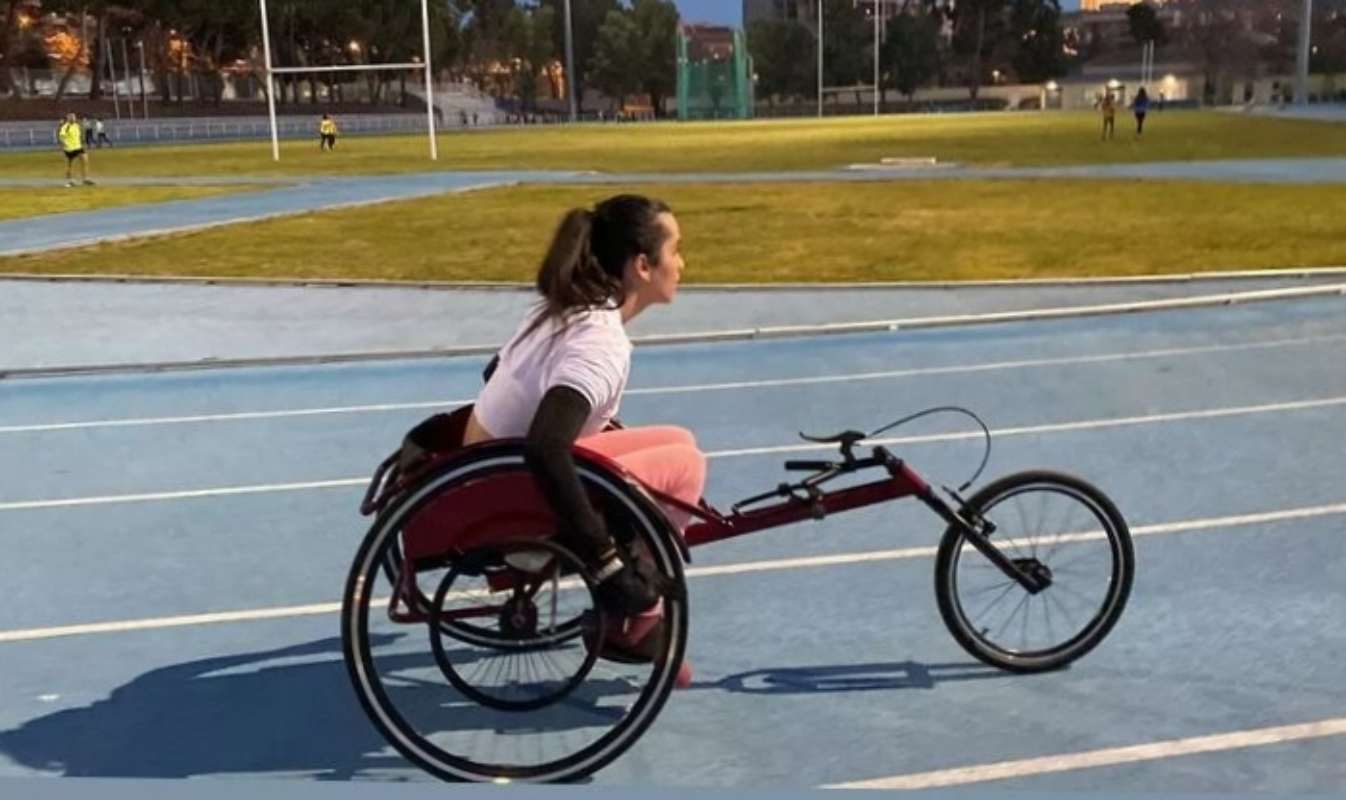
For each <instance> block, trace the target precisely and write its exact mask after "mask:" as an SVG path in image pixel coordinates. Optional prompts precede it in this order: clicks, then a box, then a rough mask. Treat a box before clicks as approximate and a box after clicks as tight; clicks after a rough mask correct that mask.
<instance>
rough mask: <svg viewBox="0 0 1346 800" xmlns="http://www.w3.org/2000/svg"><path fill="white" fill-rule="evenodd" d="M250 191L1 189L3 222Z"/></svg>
mask: <svg viewBox="0 0 1346 800" xmlns="http://www.w3.org/2000/svg"><path fill="white" fill-rule="evenodd" d="M241 191H249V189H248V187H242V186H134V187H132V186H76V187H73V188H68V189H67V188H60V189H46V188H41V189H31V188H25V189H0V221H4V220H11V219H23V218H24V217H37V216H42V215H45V214H63V213H66V212H69V211H93V210H95V209H99V208H112V207H114V206H127V205H134V204H138V203H166V202H169V201H172V200H195V199H199V198H202V197H216V196H218V195H222V194H237V193H238V192H241Z"/></svg>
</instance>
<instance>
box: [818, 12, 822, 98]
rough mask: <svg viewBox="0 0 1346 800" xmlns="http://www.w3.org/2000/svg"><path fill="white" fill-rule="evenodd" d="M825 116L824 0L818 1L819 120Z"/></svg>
mask: <svg viewBox="0 0 1346 800" xmlns="http://www.w3.org/2000/svg"><path fill="white" fill-rule="evenodd" d="M822 116H823V0H818V118H819V119H822Z"/></svg>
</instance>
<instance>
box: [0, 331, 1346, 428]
mask: <svg viewBox="0 0 1346 800" xmlns="http://www.w3.org/2000/svg"><path fill="white" fill-rule="evenodd" d="M1340 341H1346V334H1338V335H1331V336H1316V337H1300V338H1291V339H1277V340H1272V341H1266V342H1244V343H1240V344H1229V345H1206V346H1202V347H1179V348H1167V349H1160V350H1140V351H1133V352H1119V353H1101V354H1097V355H1082V356H1064V357H1060V358H1036V359H1020V360H1014V361H993V362H987V363H984V364H960V365H952V366H945V367H915V368H910V369H897V370H884V371H879V372H857V373H852V374H847V375H820V376H814V377H801V378H776V379H766V380H759V381H734V382H727V383H705V384H689V385H682V386H653V387H645V388H634V389H628V390H626V394H627V395H662V394H691V393H696V392H717V391H732V390H737V389H770V388H781V387H788V386H809V385H820V384H829V383H848V382H851V381H873V380H890V379H893V378H910V377H923V376H930V375H957V374H972V373H978V372H993V371H999V370H1014V369H1032V368H1040V367H1053V366H1065V365H1072V364H1103V363H1108V362H1114V361H1128V360H1133V359H1134V360H1144V359H1154V358H1174V357H1183V356H1198V355H1209V354H1212V353H1230V352H1238V351H1242V350H1266V349H1274V348H1283V347H1295V346H1300V345H1314V344H1330V343H1333V342H1340ZM470 402H472V400H471V399H445V400H422V401H414V402H406V403H376V404H368V405H351V406H331V407H319V408H297V409H276V410H271V411H243V412H235V413H222V414H193V415H183V416H168V417H143V418H125V419H102V420H88V421H76V422H53V423H42V424H32V425H3V426H0V434H4V433H45V432H53V431H67V430H81V429H88V428H125V427H140V426H151V425H182V424H190V423H203V422H235V421H241V420H259V419H284V418H289V417H309V416H323V415H328V414H367V413H381V412H395V411H411V410H417V409H427V408H454V407H456V406H460V405H465V404H467V403H470Z"/></svg>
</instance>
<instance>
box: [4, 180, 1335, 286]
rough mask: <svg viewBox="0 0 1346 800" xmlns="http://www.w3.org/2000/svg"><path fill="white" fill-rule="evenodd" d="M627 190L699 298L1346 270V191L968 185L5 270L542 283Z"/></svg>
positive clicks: (687, 198)
mask: <svg viewBox="0 0 1346 800" xmlns="http://www.w3.org/2000/svg"><path fill="white" fill-rule="evenodd" d="M624 190H635V191H642V192H648V193H652V194H656V195H658V196H660V197H662V198H664V199H666V200H667V201H668V202H670V203H671V204H672V206H673V207H674V209H675V211H676V212H677V214H678V217H679V219H680V221H681V222H682V226H683V231H684V238H685V252H686V255H687V260H688V267H687V271H686V273H685V275H684V280H685V281H686V282H688V283H724V282H732V283H739V282H742V283H773V282H795V281H802V282H809V281H886V280H971V279H988V278H1030V277H1031V278H1041V277H1059V276H1103V275H1143V274H1154V273H1165V272H1187V271H1203V270H1216V269H1244V268H1275V267H1300V266H1313V265H1336V264H1343V263H1346V192H1343V191H1342V190H1341V189H1340V188H1338V187H1335V186H1252V185H1218V184H1206V183H1186V182H1157V181H1156V182H1137V181H1129V182H1114V181H1046V180H1043V181H972V180H958V181H922V182H909V183H906V182H904V183H883V184H861V185H836V184H753V185H719V184H717V185H699V184H689V185H662V186H660V185H643V186H629V187H620V186H612V187H555V186H538V187H520V188H510V189H496V190H489V191H482V192H474V193H470V194H462V195H445V196H441V197H436V198H431V199H422V200H417V201H414V202H408V203H388V204H382V205H377V206H370V207H367V208H361V209H350V210H341V211H333V212H327V213H322V214H309V215H304V216H301V217H292V218H286V219H278V220H270V221H265V222H259V223H251V224H246V225H239V226H233V227H230V228H220V229H212V230H208V231H202V232H199V233H193V234H183V235H177V236H171V237H164V238H159V239H153V240H142V241H137V242H126V243H118V244H109V245H102V246H98V247H92V248H85V249H82V250H75V251H66V252H61V253H55V254H50V255H42V256H24V257H18V258H9V259H0V271H4V272H29V273H43V274H61V273H80V274H97V273H103V272H123V271H124V272H135V273H137V274H144V275H195V276H239V277H263V278H284V277H294V278H372V279H407V280H451V281H477V280H483V281H504V280H518V281H531V280H532V278H533V275H534V271H535V269H536V264H537V262H538V261H539V259H540V258H541V255H542V252H543V249H544V248H545V246H546V243H547V241H548V239H549V238H550V235H551V233H552V230H553V228H554V226H555V225H556V222H557V221H558V219H559V217H560V215H561V214H562V212H563V211H564V210H565V209H566V208H568V207H571V206H576V205H581V204H588V203H592V202H593V201H594V200H596V199H599V198H601V197H603V196H606V195H608V194H610V193H615V192H618V191H624Z"/></svg>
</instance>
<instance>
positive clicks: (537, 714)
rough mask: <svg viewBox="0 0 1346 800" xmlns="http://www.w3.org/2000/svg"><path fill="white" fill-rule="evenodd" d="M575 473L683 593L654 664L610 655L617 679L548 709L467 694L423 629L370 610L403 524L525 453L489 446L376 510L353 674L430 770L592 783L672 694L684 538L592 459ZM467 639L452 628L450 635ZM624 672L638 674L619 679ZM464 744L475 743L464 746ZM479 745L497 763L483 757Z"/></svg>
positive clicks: (668, 617) (683, 614) (351, 582)
mask: <svg viewBox="0 0 1346 800" xmlns="http://www.w3.org/2000/svg"><path fill="white" fill-rule="evenodd" d="M576 466H577V467H578V470H579V473H580V477H581V480H582V481H583V482H584V483H585V484H586V485H588V486H590V487H592V488H593V489H594V491H596V492H597V493H598V494H599V495H600V496H601V499H602V502H603V505H604V507H605V510H606V511H607V512H608V513H613V511H614V510H615V511H616V512H617V513H619V514H620V515H621V516H622V517H623V518H624V519H625V520H626V521H627V523H628V525H627V526H626V527H625V528H624V530H625V531H627V532H629V533H630V535H631V543H630V546H631V548H632V549H633V550H635V551H636V552H637V553H639V554H641V555H642V556H643V557H645V558H648V559H649V561H650V563H651V564H652V565H653V566H654V568H655V569H657V570H658V571H659V572H660V573H661V574H662V575H663V576H664V577H665V578H666V579H667V580H668V581H669V583H670V585H672V586H674V587H675V590H674V591H672V592H671V593H669V594H668V595H665V597H664V620H663V624H661V625H660V626H659V627H658V629H657V633H656V634H652V635H657V636H658V637H659V639H658V642H657V645H658V646H657V647H656V648H654V650H653V652H654V658H653V659H652V660H651V661H650V662H647V663H641V664H636V665H632V666H629V667H628V666H627V665H625V664H620V663H617V662H615V661H612V660H608V659H604V660H603V661H601V662H600V663H599V667H602V668H604V669H607V670H609V672H610V673H611V674H616V675H617V678H616V679H615V680H606V679H603V678H601V677H600V676H599V675H598V673H599V669H598V668H596V669H595V670H594V672H593V673H591V674H589V675H588V676H587V678H586V679H585V682H584V683H583V684H582V685H580V686H579V687H578V688H577V689H575V691H574V692H572V693H570V694H569V695H568V696H567V697H565V698H564V700H563V701H562V702H559V703H553V704H552V705H550V706H548V707H547V708H544V709H541V710H538V711H527V712H520V711H507V710H500V709H493V708H489V707H484V706H482V705H480V704H478V703H475V702H472V700H471V698H464V697H463V696H462V693H461V692H458V691H457V690H456V689H455V688H454V687H453V686H452V685H451V684H450V683H449V682H448V681H447V680H445V679H444V676H443V675H442V673H440V671H439V668H438V665H437V663H436V661H435V658H434V656H433V655H432V654H431V653H429V652H427V651H428V650H429V649H430V648H428V647H426V646H425V645H426V639H425V638H424V633H425V631H426V627H425V625H426V624H425V623H421V624H418V625H411V626H408V625H401V626H395V625H392V624H391V623H389V622H388V621H387V620H386V618H381V617H383V616H386V615H380V614H378V613H371V612H372V611H375V610H376V609H377V608H378V607H379V603H375V602H374V601H375V599H379V600H380V602H382V598H383V597H385V596H386V595H387V593H388V590H389V586H388V585H387V584H383V585H382V587H381V588H380V584H379V581H380V580H381V579H385V580H386V579H387V578H388V577H389V576H388V574H387V573H388V572H392V573H393V575H394V576H395V574H396V570H387V569H386V567H387V565H388V558H389V554H390V552H391V551H392V549H393V548H395V547H400V544H399V540H400V533H401V526H402V524H404V522H405V521H406V520H408V519H410V518H411V517H413V516H414V515H415V513H416V512H417V511H418V510H419V509H420V508H422V507H424V506H425V505H426V504H427V503H429V502H430V501H431V500H432V499H433V498H434V497H435V496H436V494H437V493H438V492H440V491H444V490H446V489H449V488H452V487H454V486H457V485H459V484H460V483H461V482H464V481H466V480H470V479H481V478H488V477H491V476H492V475H495V474H497V473H507V472H511V471H513V472H517V471H521V470H526V469H527V466H526V464H525V462H524V459H523V452H522V450H521V449H520V448H519V447H517V446H515V445H501V446H499V447H493V448H487V449H483V450H480V451H477V452H474V453H472V454H470V455H466V456H464V457H463V458H459V459H453V460H451V461H448V462H446V463H444V464H442V465H440V466H438V467H436V468H435V469H434V470H433V471H432V472H430V473H428V474H427V475H426V476H425V477H423V478H422V479H421V480H420V481H418V482H417V484H416V485H415V486H414V487H411V488H409V489H408V490H407V491H406V492H405V493H403V495H402V496H401V497H399V498H398V499H397V500H396V501H395V502H394V503H393V504H392V505H391V507H390V508H388V509H386V510H385V511H384V513H381V514H380V515H379V517H378V519H376V520H375V522H374V524H373V526H372V527H371V528H370V530H369V532H368V534H366V536H365V539H364V541H363V542H362V543H361V545H360V548H359V550H358V551H357V553H356V556H355V560H354V562H353V564H352V566H351V570H350V574H349V575H348V578H347V581H346V590H345V594H344V596H343V604H342V646H343V655H344V658H345V662H346V667H347V671H348V673H349V675H350V678H351V682H352V685H353V687H354V688H355V692H356V695H357V697H358V698H359V700H360V703H361V706H362V707H363V708H364V710H365V712H366V714H367V715H368V716H369V717H370V719H371V721H372V722H373V723H374V725H375V726H376V727H377V728H378V730H379V731H380V732H381V733H382V734H383V736H384V737H385V738H386V739H387V740H388V742H389V743H390V744H392V745H393V747H395V748H396V749H397V751H398V752H400V753H401V754H402V755H403V756H404V757H406V758H407V759H408V760H409V761H411V762H412V763H414V764H416V765H417V766H419V767H420V768H422V769H424V770H425V771H427V772H429V773H430V774H432V775H435V776H437V777H439V778H441V779H444V780H451V781H494V780H499V779H508V780H512V781H528V782H560V781H572V780H577V779H580V778H583V777H585V776H587V775H590V774H592V773H593V772H595V771H597V770H599V769H601V768H602V767H604V766H605V765H607V764H608V763H610V762H611V761H612V760H613V759H615V758H617V757H618V756H620V755H621V754H622V753H623V752H625V751H626V749H627V748H629V747H631V746H632V745H633V744H634V743H635V742H636V741H637V740H638V739H639V737H640V736H641V734H643V733H644V731H645V730H646V729H647V728H648V727H649V726H650V725H651V724H652V723H653V722H654V719H655V717H656V716H657V715H658V713H659V711H660V709H661V708H662V707H663V704H664V703H665V702H666V701H667V699H668V696H669V693H670V692H671V691H672V689H673V684H674V681H675V679H676V676H677V671H678V667H679V665H681V663H682V659H683V655H684V652H685V649H686V643H687V601H686V593H685V579H684V574H683V566H682V559H681V555H680V553H679V549H678V546H677V543H676V539H675V538H674V537H676V535H677V534H676V532H674V531H673V529H672V527H671V525H670V524H669V522H668V520H667V518H666V517H665V516H664V515H663V513H662V512H661V511H660V510H659V509H658V507H657V506H656V505H655V504H654V502H653V501H652V500H651V499H650V498H649V496H648V495H647V494H646V493H644V492H642V491H639V490H638V489H636V488H634V487H632V486H631V485H629V484H627V483H626V482H625V481H623V480H621V479H620V478H618V477H616V476H614V475H612V474H611V473H610V472H608V471H607V470H604V469H603V468H602V467H600V466H598V465H597V464H594V463H592V462H589V461H588V460H586V459H582V458H580V459H577V464H576ZM427 599H428V598H427ZM431 602H433V601H431ZM375 626H382V628H381V629H375ZM437 627H438V628H439V629H441V630H443V629H444V628H445V626H444V625H442V624H441V625H438V626H437ZM385 629H391V632H390V633H385V632H384V630H385ZM461 632H462V631H461V629H458V630H455V629H451V630H450V636H452V635H453V633H461ZM570 646H572V647H586V646H587V645H586V643H585V642H584V641H583V637H573V641H572V642H571V644H570ZM399 648H400V651H398V650H399ZM408 648H414V649H408ZM386 665H391V666H392V668H393V670H392V672H391V673H390V674H389V675H388V676H385V675H384V674H383V673H382V671H381V670H380V667H381V666H386ZM621 670H631V672H629V673H622V674H618V673H619V672H620V671H621ZM629 675H638V676H639V677H638V678H635V679H631V678H630V677H629ZM432 677H433V678H434V679H435V681H433V682H431V681H430V680H429V679H430V678H432ZM432 691H433V692H435V693H438V694H440V695H446V694H447V695H449V696H450V699H449V701H447V702H438V701H436V702H424V698H425V696H426V694H427V693H430V692H432ZM412 695H415V696H414V697H412ZM407 698H410V699H409V700H408V699H407ZM399 700H401V701H403V702H399ZM605 703H606V705H605ZM558 729H559V731H560V732H559V733H558V732H557V731H558ZM520 731H521V732H520ZM464 737H470V738H468V739H467V740H466V741H465V740H464ZM492 737H494V738H492ZM529 737H532V738H529ZM590 737H591V738H592V740H589V739H590ZM478 741H480V742H482V744H480V745H478V744H477V742H478ZM509 747H514V748H516V749H517V751H518V753H519V756H518V758H517V759H516V758H514V757H512V756H508V755H505V756H502V755H501V751H502V750H503V749H506V748H509ZM555 747H567V748H570V749H569V750H568V751H567V752H564V753H561V754H559V755H556V756H554V757H553V756H552V755H550V754H545V755H544V754H541V753H540V752H539V751H540V750H541V749H551V748H555ZM478 750H482V751H484V752H486V753H489V754H490V758H483V757H482V756H480V755H477V751H478Z"/></svg>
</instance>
